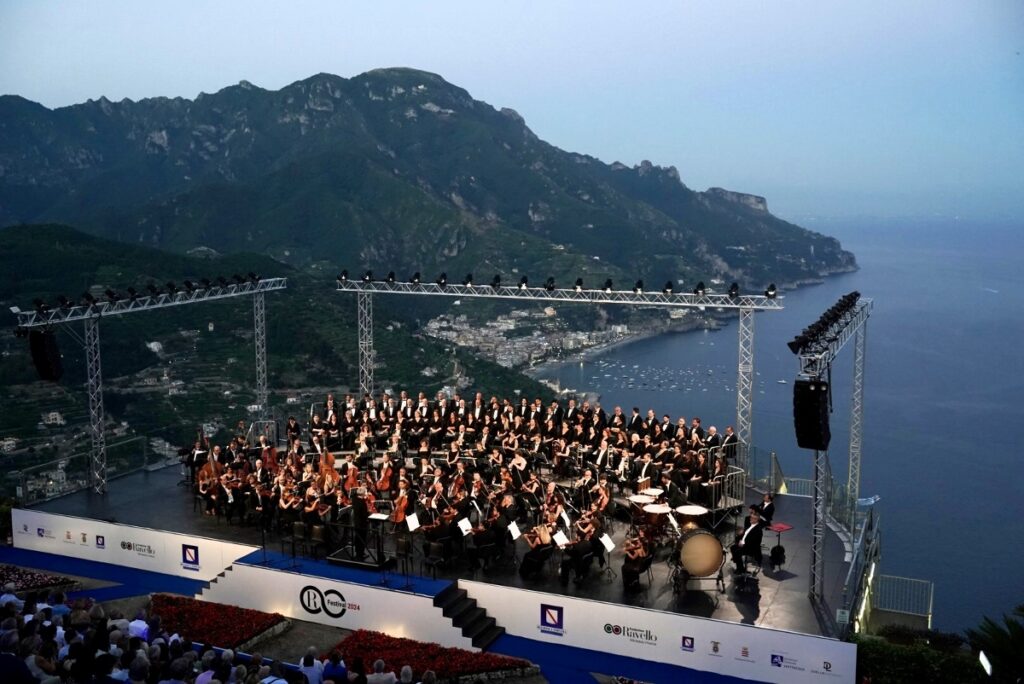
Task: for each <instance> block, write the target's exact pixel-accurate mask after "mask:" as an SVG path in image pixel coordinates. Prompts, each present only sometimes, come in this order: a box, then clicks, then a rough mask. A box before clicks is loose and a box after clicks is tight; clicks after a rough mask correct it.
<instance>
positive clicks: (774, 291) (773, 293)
mask: <svg viewBox="0 0 1024 684" xmlns="http://www.w3.org/2000/svg"><path fill="white" fill-rule="evenodd" d="M777 294H779V291H778V290H777V289H775V283H772V284H771V285H769V286H768V289H767V290H765V291H764V296H765V297H767V298H768V299H775V296H776V295H777Z"/></svg>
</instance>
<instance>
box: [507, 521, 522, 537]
mask: <svg viewBox="0 0 1024 684" xmlns="http://www.w3.org/2000/svg"><path fill="white" fill-rule="evenodd" d="M508 533H509V534H511V535H512V541H515V540H516V539H519V537H521V536H522V535H523V533H522V532H520V531H519V525H517V524H516V521H515V520H513V521H512V522H511V523H509V525H508Z"/></svg>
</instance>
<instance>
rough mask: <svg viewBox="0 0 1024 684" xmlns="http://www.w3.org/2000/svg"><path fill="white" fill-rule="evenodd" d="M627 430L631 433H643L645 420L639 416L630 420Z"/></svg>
mask: <svg viewBox="0 0 1024 684" xmlns="http://www.w3.org/2000/svg"><path fill="white" fill-rule="evenodd" d="M626 429H627V430H629V431H630V432H637V433H643V432H644V419H643V418H641V417H640V414H637V415H635V416H633V417H631V418H630V419H629V424H628V425H627V426H626Z"/></svg>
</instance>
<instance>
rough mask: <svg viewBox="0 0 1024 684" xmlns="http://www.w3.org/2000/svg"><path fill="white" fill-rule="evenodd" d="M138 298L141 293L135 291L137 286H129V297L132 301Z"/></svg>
mask: <svg viewBox="0 0 1024 684" xmlns="http://www.w3.org/2000/svg"><path fill="white" fill-rule="evenodd" d="M138 298H139V293H138V292H136V291H135V288H134V287H129V288H128V299H130V300H131V301H133V302H134V301H135V300H137V299H138Z"/></svg>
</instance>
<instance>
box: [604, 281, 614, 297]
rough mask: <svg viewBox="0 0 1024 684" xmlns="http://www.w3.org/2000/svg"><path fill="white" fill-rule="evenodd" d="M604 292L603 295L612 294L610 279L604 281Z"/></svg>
mask: <svg viewBox="0 0 1024 684" xmlns="http://www.w3.org/2000/svg"><path fill="white" fill-rule="evenodd" d="M604 292H605V294H611V293H612V279H611V278H609V279H608V280H606V281H604Z"/></svg>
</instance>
